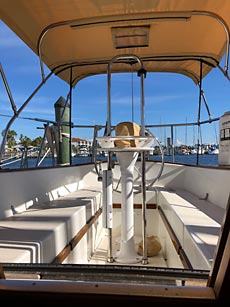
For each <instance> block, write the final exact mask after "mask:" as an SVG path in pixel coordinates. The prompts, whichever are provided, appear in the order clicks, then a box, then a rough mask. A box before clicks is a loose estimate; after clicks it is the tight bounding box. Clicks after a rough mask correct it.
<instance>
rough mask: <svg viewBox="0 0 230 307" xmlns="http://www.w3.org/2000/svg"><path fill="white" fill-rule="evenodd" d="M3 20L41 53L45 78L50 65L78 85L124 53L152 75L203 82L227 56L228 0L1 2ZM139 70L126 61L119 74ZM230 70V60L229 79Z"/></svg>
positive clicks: (51, 0)
mask: <svg viewBox="0 0 230 307" xmlns="http://www.w3.org/2000/svg"><path fill="white" fill-rule="evenodd" d="M0 17H1V19H2V20H3V22H5V23H6V24H7V25H8V26H9V27H10V28H11V29H12V30H13V31H14V32H15V33H16V34H17V35H18V36H19V37H20V38H21V39H22V40H23V41H24V42H25V43H26V44H27V45H28V46H29V47H30V48H31V49H32V50H33V51H34V52H35V53H36V54H38V55H39V57H40V63H41V72H42V73H43V63H45V64H46V65H47V67H48V68H49V69H50V70H52V71H54V73H55V74H58V75H59V76H60V78H62V79H63V80H65V81H66V82H68V83H70V82H71V83H72V85H75V84H76V83H77V82H78V80H80V79H82V78H84V77H86V76H90V75H94V74H102V73H106V71H107V65H108V62H109V61H110V60H111V59H112V58H113V57H114V56H117V55H122V54H135V55H136V56H138V57H139V58H140V59H141V60H142V61H143V65H144V68H145V70H146V71H147V72H177V73H181V74H184V75H187V76H189V77H191V78H192V79H193V80H194V81H195V82H196V83H199V80H200V77H201V78H203V77H205V76H206V75H207V74H208V73H209V72H210V70H211V69H212V68H213V67H216V66H218V65H219V63H220V61H221V59H222V58H223V56H224V54H225V53H226V52H227V55H228V48H229V28H230V1H229V0H218V1H217V0H199V1H194V0H126V1H125V0H84V1H82V0H65V1H63V0H32V1H28V0H10V1H9V0H0ZM227 57H228V56H227ZM135 66H136V65H135V63H121V62H119V63H116V65H114V66H113V71H114V72H121V71H132V70H135V69H136V67H135ZM227 66H228V59H227V58H226V61H225V67H223V69H222V71H223V72H224V73H225V74H226V75H227ZM70 67H72V71H71V76H72V79H71V80H70Z"/></svg>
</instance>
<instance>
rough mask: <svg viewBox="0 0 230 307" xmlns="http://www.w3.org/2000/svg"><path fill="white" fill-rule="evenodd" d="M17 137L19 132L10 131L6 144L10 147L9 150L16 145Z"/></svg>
mask: <svg viewBox="0 0 230 307" xmlns="http://www.w3.org/2000/svg"><path fill="white" fill-rule="evenodd" d="M4 134H5V130H2V136H4ZM15 136H17V132H16V131H15V130H8V133H7V137H6V142H7V145H8V148H12V147H14V146H15V145H16V140H15Z"/></svg>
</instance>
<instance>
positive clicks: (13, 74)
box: [0, 22, 230, 145]
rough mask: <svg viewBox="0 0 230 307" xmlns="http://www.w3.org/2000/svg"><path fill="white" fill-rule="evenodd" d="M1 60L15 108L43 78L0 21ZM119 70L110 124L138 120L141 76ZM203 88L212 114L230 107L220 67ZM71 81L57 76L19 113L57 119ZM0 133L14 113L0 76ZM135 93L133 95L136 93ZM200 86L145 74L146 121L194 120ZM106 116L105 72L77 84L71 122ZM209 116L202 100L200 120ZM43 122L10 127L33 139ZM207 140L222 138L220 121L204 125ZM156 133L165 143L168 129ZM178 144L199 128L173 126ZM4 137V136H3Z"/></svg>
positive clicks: (78, 133) (87, 134)
mask: <svg viewBox="0 0 230 307" xmlns="http://www.w3.org/2000/svg"><path fill="white" fill-rule="evenodd" d="M0 37H1V43H0V62H1V65H2V67H3V70H4V73H5V76H6V79H7V82H8V84H9V88H10V90H11V93H12V96H13V99H14V101H15V104H16V107H17V109H18V108H19V107H20V106H21V105H22V103H23V102H24V101H25V100H26V99H27V98H28V96H29V95H30V94H31V93H32V92H33V90H34V89H35V88H36V87H37V86H38V84H39V83H40V82H41V75H40V66H39V60H38V57H37V56H36V55H35V54H34V53H33V52H32V51H31V50H30V49H29V48H28V47H27V46H26V45H25V44H24V43H23V42H22V41H21V40H20V39H19V38H17V37H16V36H15V35H14V33H13V32H12V31H11V30H10V29H8V28H7V26H6V25H4V24H3V23H2V22H0ZM133 79H134V83H133V84H134V85H133V95H132V75H131V74H124V75H123V76H122V75H120V74H118V75H115V76H114V77H112V95H111V106H112V124H113V125H115V124H117V123H119V122H121V121H131V120H132V105H133V106H134V121H136V122H137V123H140V86H139V85H140V79H139V78H138V77H137V76H136V74H134V76H133ZM203 89H204V91H205V96H206V99H207V102H208V105H209V108H210V111H211V114H212V116H213V117H214V118H215V117H219V116H221V115H223V114H224V112H226V111H229V110H230V84H229V81H228V80H227V79H226V78H225V77H224V76H223V74H222V73H221V72H220V71H219V70H218V69H215V70H213V71H212V72H211V73H210V75H208V76H206V77H205V79H204V80H203ZM68 91H69V86H68V85H67V84H66V83H64V82H63V81H62V80H60V79H59V78H57V77H54V78H52V79H50V80H49V81H48V82H47V84H46V85H45V86H44V88H43V89H42V90H41V91H39V93H38V94H36V96H35V97H34V98H33V100H32V101H31V102H30V103H29V105H28V106H27V107H26V108H25V109H24V110H23V112H22V113H21V114H20V117H24V118H40V119H44V120H55V118H54V103H55V102H56V101H57V100H58V99H59V97H60V96H63V97H64V98H66V96H67V93H68ZM0 97H1V100H0V132H1V131H2V130H3V129H5V127H6V124H7V122H8V121H9V119H10V117H8V116H12V114H13V112H12V109H11V105H10V102H9V99H8V96H7V94H6V90H5V88H4V85H3V82H2V79H1V78H0ZM132 97H133V98H132ZM198 97H199V88H198V86H196V85H195V84H194V82H193V81H192V80H191V79H189V78H188V77H185V76H180V75H176V74H165V73H158V74H157V73H153V74H150V73H147V77H146V79H145V110H146V115H145V121H146V124H147V125H148V124H173V123H180V122H184V123H185V122H195V121H197V116H198V115H197V114H198ZM106 117H107V76H94V77H90V78H88V79H84V80H82V81H80V82H79V84H77V86H76V88H75V89H74V93H73V110H72V121H73V122H74V124H76V125H77V124H79V125H94V124H100V125H104V124H105V122H106ZM207 119H208V115H207V111H206V108H205V105H204V103H203V102H202V106H201V120H207ZM42 128H43V123H42V122H33V121H32V120H28V119H27V120H25V119H16V121H15V122H14V123H13V125H12V127H11V129H14V130H15V131H16V132H17V134H18V136H17V137H18V138H19V136H20V134H23V135H24V136H25V135H26V136H28V137H30V138H32V139H33V138H35V137H37V136H43V129H42ZM201 131H202V141H203V143H215V142H216V140H217V138H218V122H216V123H212V124H207V125H205V126H203V127H202V130H201ZM92 132H93V131H92V129H84V130H82V129H74V130H73V132H72V136H73V137H81V138H85V139H92ZM152 132H153V133H154V134H155V136H156V137H157V138H158V139H159V140H160V141H162V143H165V140H166V138H167V137H170V129H162V128H161V129H160V128H157V129H154V130H152ZM174 137H175V144H181V143H183V144H185V143H187V145H192V144H194V142H196V140H197V128H195V129H194V128H192V127H187V128H185V127H183V128H176V129H175V131H174ZM0 140H1V136H0Z"/></svg>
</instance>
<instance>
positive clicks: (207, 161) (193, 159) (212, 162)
mask: <svg viewBox="0 0 230 307" xmlns="http://www.w3.org/2000/svg"><path fill="white" fill-rule="evenodd" d="M100 159H101V160H106V157H100ZM197 159H198V165H202V166H218V155H208V154H204V155H199V156H198V157H197V155H195V154H194V155H175V156H174V161H173V157H172V156H167V155H165V156H164V161H165V162H177V163H184V164H191V165H196V164H197ZM151 160H154V161H161V156H151ZM91 161H92V158H91V157H73V158H72V165H78V164H83V163H90V162H91ZM8 163H9V161H8ZM35 166H36V159H35V158H29V159H28V168H32V167H35ZM40 166H41V167H46V166H52V158H49V157H48V158H45V159H44V160H43V161H42V163H41V164H40ZM1 168H2V169H15V168H20V161H19V160H15V161H12V163H10V164H7V165H4V164H3V165H2V167H1Z"/></svg>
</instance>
